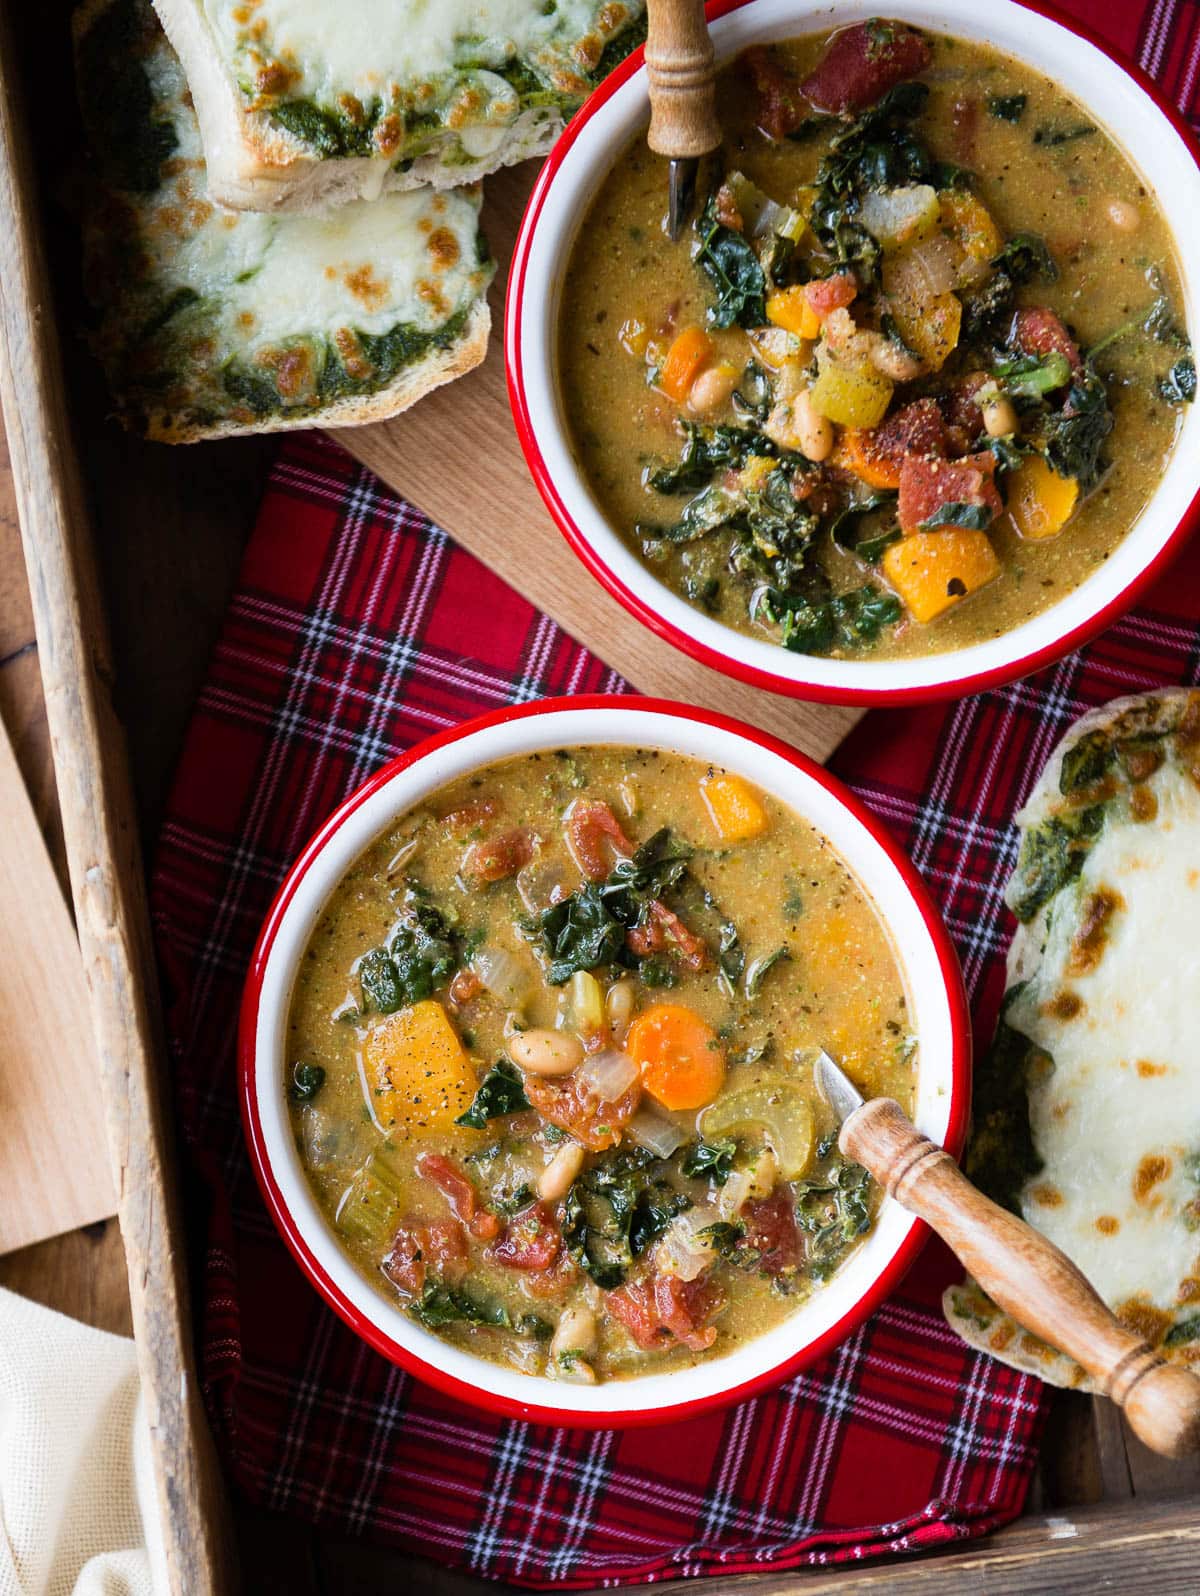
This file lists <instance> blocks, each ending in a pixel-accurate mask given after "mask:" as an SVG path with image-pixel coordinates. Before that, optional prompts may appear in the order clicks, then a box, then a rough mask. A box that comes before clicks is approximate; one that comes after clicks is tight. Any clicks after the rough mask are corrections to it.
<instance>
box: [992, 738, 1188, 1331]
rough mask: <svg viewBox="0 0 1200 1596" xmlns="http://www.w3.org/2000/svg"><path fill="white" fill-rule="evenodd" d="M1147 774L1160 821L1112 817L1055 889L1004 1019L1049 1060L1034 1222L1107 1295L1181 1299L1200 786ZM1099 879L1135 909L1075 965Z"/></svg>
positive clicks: (1040, 1110)
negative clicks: (1064, 1012) (1076, 877)
mask: <svg viewBox="0 0 1200 1596" xmlns="http://www.w3.org/2000/svg"><path fill="white" fill-rule="evenodd" d="M1150 785H1151V787H1152V789H1153V791H1154V793H1155V796H1156V797H1157V800H1158V817H1157V820H1156V821H1154V822H1151V823H1140V824H1139V823H1138V822H1136V821H1133V820H1131V819H1123V818H1121V817H1120V816H1118V815H1110V817H1109V818H1108V820H1107V822H1106V825H1105V828H1104V830H1103V832H1102V833H1101V835H1100V836H1099V837H1098V839H1097V840H1096V842H1095V844H1094V845H1093V847H1092V849H1091V851H1090V852H1089V854H1088V855H1087V860H1086V863H1085V865H1084V869H1083V873H1082V876H1081V878H1080V881H1079V884H1078V888H1077V889H1066V890H1064V891H1063V892H1061V893H1060V894H1059V896H1058V897H1057V898H1056V899H1055V900H1054V904H1053V907H1052V911H1051V915H1050V923H1049V926H1048V929H1047V940H1046V946H1045V950H1044V954H1043V956H1042V958H1041V960H1040V962H1039V963H1038V964H1037V965H1036V967H1035V973H1034V974H1033V975H1032V977H1031V979H1030V982H1029V985H1028V986H1027V987H1026V989H1025V990H1024V991H1023V992H1022V993H1021V994H1020V995H1019V996H1018V997H1017V998H1016V999H1015V1001H1014V1002H1013V1004H1012V1006H1011V1009H1010V1012H1009V1018H1010V1021H1011V1023H1012V1024H1013V1025H1014V1026H1015V1027H1016V1029H1018V1030H1019V1031H1022V1032H1024V1033H1025V1035H1027V1036H1029V1037H1030V1038H1031V1039H1032V1040H1033V1041H1035V1042H1037V1043H1038V1044H1039V1045H1040V1046H1042V1047H1044V1048H1045V1049H1046V1051H1047V1052H1048V1053H1050V1054H1051V1056H1052V1058H1053V1060H1054V1067H1053V1069H1052V1070H1051V1071H1050V1072H1049V1073H1048V1074H1047V1076H1046V1077H1045V1078H1044V1079H1043V1080H1042V1081H1041V1082H1040V1083H1037V1084H1035V1085H1031V1090H1030V1123H1031V1127H1032V1130H1033V1136H1034V1142H1035V1144H1036V1147H1037V1150H1038V1152H1039V1154H1040V1155H1041V1157H1042V1159H1043V1160H1044V1164H1045V1167H1044V1169H1043V1170H1042V1172H1041V1173H1040V1174H1039V1175H1037V1176H1036V1177H1034V1178H1033V1179H1031V1180H1030V1181H1028V1182H1027V1184H1026V1186H1025V1189H1024V1191H1023V1193H1022V1207H1023V1209H1024V1212H1025V1216H1026V1218H1028V1219H1029V1220H1030V1221H1031V1222H1032V1223H1034V1224H1035V1225H1036V1226H1037V1227H1038V1229H1039V1230H1041V1231H1043V1232H1044V1233H1045V1234H1046V1235H1047V1236H1049V1237H1050V1239H1051V1240H1052V1241H1054V1242H1056V1243H1057V1244H1058V1245H1059V1246H1060V1247H1061V1248H1062V1249H1063V1251H1064V1252H1066V1253H1067V1254H1068V1255H1069V1256H1070V1257H1071V1258H1072V1259H1074V1261H1075V1262H1076V1263H1077V1264H1078V1265H1079V1267H1080V1268H1081V1269H1082V1270H1083V1271H1084V1273H1085V1274H1086V1275H1087V1276H1088V1278H1089V1279H1090V1280H1091V1281H1092V1283H1093V1284H1094V1285H1095V1287H1096V1289H1097V1290H1098V1291H1099V1292H1100V1295H1101V1296H1102V1297H1104V1299H1105V1300H1106V1301H1107V1302H1109V1303H1112V1304H1114V1305H1117V1306H1119V1305H1120V1304H1122V1303H1124V1302H1126V1301H1128V1300H1129V1299H1130V1298H1132V1297H1135V1296H1137V1295H1139V1294H1144V1295H1145V1296H1146V1297H1147V1298H1148V1299H1149V1301H1150V1302H1152V1303H1153V1304H1154V1305H1155V1306H1157V1307H1159V1308H1162V1309H1165V1310H1177V1309H1178V1306H1179V1302H1180V1298H1179V1296H1178V1291H1179V1286H1180V1283H1181V1282H1183V1281H1184V1280H1185V1279H1188V1278H1189V1277H1190V1278H1195V1277H1200V1232H1197V1231H1196V1230H1194V1229H1193V1228H1191V1226H1190V1225H1189V1222H1188V1221H1189V1218H1190V1215H1189V1214H1188V1213H1187V1212H1186V1211H1185V1210H1186V1208H1187V1205H1188V1204H1189V1203H1190V1202H1192V1201H1193V1200H1194V1199H1195V1198H1196V1197H1197V1195H1198V1187H1197V1184H1196V1181H1195V1179H1194V1178H1193V1176H1192V1175H1191V1174H1190V1173H1189V1171H1188V1168H1187V1162H1186V1161H1187V1160H1188V1159H1189V1157H1191V1156H1194V1155H1196V1154H1197V1153H1200V1046H1198V1044H1197V1041H1196V1015H1197V999H1198V997H1200V791H1197V789H1196V787H1195V785H1194V784H1193V783H1192V782H1191V781H1189V780H1188V778H1187V777H1186V776H1184V775H1183V774H1182V772H1180V771H1179V770H1178V769H1176V768H1175V767H1174V765H1173V764H1170V763H1168V764H1166V765H1164V766H1163V767H1162V769H1161V770H1160V771H1159V772H1158V773H1157V775H1156V776H1155V777H1154V778H1153V780H1152V782H1151V783H1150ZM1101 887H1107V888H1112V889H1115V890H1116V891H1117V892H1119V894H1120V896H1121V898H1122V899H1123V902H1124V906H1123V907H1122V908H1120V909H1118V911H1117V912H1116V914H1115V915H1114V916H1113V918H1112V920H1111V923H1110V926H1109V936H1108V939H1107V942H1106V943H1105V945H1104V949H1103V953H1102V956H1101V957H1100V959H1099V962H1098V964H1097V965H1096V967H1095V968H1094V969H1092V970H1090V971H1089V972H1087V973H1085V974H1081V975H1069V974H1068V973H1067V972H1068V970H1069V968H1070V959H1071V948H1072V942H1073V939H1074V937H1075V934H1076V932H1077V931H1078V929H1079V920H1080V914H1081V908H1082V905H1083V904H1084V903H1085V902H1086V900H1087V898H1088V897H1089V895H1090V894H1092V893H1094V892H1095V891H1096V890H1097V889H1098V888H1101ZM1064 991H1065V992H1068V993H1073V994H1074V995H1075V996H1076V997H1078V998H1079V999H1080V1000H1081V1001H1082V1004H1083V1007H1082V1008H1081V1009H1080V1010H1079V1012H1078V1013H1077V1014H1075V1016H1074V1017H1073V1018H1064V1017H1061V1013H1055V1012H1051V1011H1050V1010H1049V1009H1048V1007H1047V1005H1048V1004H1049V1002H1050V1000H1051V999H1053V998H1054V997H1055V996H1056V995H1060V994H1062V993H1063V992H1064ZM1070 1006H1071V1005H1070V1004H1067V1005H1065V1007H1066V1008H1069V1007H1070ZM1059 1007H1060V1009H1061V1008H1062V1007H1063V1006H1062V1005H1060V1006H1059Z"/></svg>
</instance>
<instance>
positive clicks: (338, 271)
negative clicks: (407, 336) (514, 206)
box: [145, 44, 481, 349]
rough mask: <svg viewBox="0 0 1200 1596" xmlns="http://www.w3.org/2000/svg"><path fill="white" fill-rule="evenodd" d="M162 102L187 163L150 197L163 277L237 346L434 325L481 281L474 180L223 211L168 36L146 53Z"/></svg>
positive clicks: (180, 159) (149, 224)
mask: <svg viewBox="0 0 1200 1596" xmlns="http://www.w3.org/2000/svg"><path fill="white" fill-rule="evenodd" d="M148 69H149V70H150V72H151V82H152V86H153V91H154V96H155V100H156V102H157V103H159V104H162V105H165V106H171V107H173V109H174V115H173V121H174V126H175V131H176V136H177V140H178V143H177V147H176V152H175V154H176V163H175V164H176V165H178V166H182V168H183V169H182V170H181V171H179V172H177V174H176V175H175V176H174V177H173V178H172V179H171V180H170V181H169V182H167V183H165V184H164V185H163V187H162V188H160V189H159V190H158V191H157V192H156V193H155V195H154V196H153V197H152V198H151V199H149V200H147V201H146V202H145V206H146V229H145V230H146V232H147V233H148V235H149V239H150V242H151V246H152V247H153V249H154V251H155V254H156V261H155V275H156V276H157V278H158V280H159V282H160V283H162V284H164V285H169V286H170V287H172V288H180V287H186V288H190V289H193V290H194V291H195V292H196V293H197V294H198V295H199V296H200V298H201V299H202V300H204V301H205V302H206V303H207V304H208V305H209V306H210V307H211V310H212V313H213V315H214V317H215V319H216V320H217V321H218V322H219V324H220V326H221V327H222V329H223V334H224V339H225V342H226V344H227V346H229V347H231V348H237V347H241V348H246V349H253V348H254V347H256V346H258V345H260V344H274V343H278V342H279V341H281V340H284V339H287V338H290V337H297V336H302V335H320V334H325V335H326V336H328V335H330V334H332V333H334V332H335V331H336V330H337V329H338V328H341V327H346V326H350V327H353V328H356V329H358V330H360V331H362V332H366V333H372V334H377V333H382V332H387V331H388V330H389V329H390V328H392V327H394V326H396V325H397V324H399V323H408V324H410V325H412V326H414V327H417V328H420V329H421V330H422V331H431V330H433V329H435V328H437V327H439V326H441V325H442V324H443V323H444V322H446V321H447V320H449V318H450V317H451V316H452V315H453V314H454V312H455V311H456V310H458V309H459V308H460V307H461V306H462V305H464V304H466V303H468V302H469V301H470V300H472V299H474V298H475V297H476V296H477V294H478V292H479V289H480V287H481V273H480V268H479V262H478V258H477V251H476V234H477V226H478V207H479V196H478V192H477V191H476V190H474V189H471V190H453V189H452V190H446V191H442V192H439V191H435V190H433V189H430V188H418V189H410V190H407V191H406V192H404V193H390V194H385V195H383V196H382V197H381V198H379V199H377V200H373V201H365V200H360V201H354V202H351V203H349V204H346V205H343V206H340V207H339V208H338V209H337V210H334V211H331V212H328V213H326V214H323V215H314V216H310V215H305V214H291V215H273V216H269V215H259V214H256V213H254V212H250V211H236V212H234V211H226V210H223V209H221V208H220V207H218V206H214V205H212V204H211V203H210V202H209V201H208V200H207V199H206V198H205V197H204V166H203V157H202V150H201V145H200V136H199V130H198V128H197V124H196V119H195V116H194V114H193V113H192V111H191V110H190V107H188V105H187V104H186V101H185V99H184V95H185V91H186V83H185V80H184V77H183V72H182V68H181V67H180V65H179V62H178V59H177V58H176V56H175V55H174V53H173V52H172V51H171V50H169V49H168V48H167V47H166V45H165V44H164V45H163V46H162V48H161V49H159V50H158V51H156V52H154V54H153V55H152V57H151V58H150V60H149V61H148Z"/></svg>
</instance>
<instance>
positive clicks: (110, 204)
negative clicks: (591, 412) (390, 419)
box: [75, 0, 494, 443]
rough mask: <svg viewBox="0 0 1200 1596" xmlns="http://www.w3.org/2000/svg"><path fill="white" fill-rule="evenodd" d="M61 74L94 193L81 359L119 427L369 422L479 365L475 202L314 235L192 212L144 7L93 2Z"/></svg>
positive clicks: (464, 197)
mask: <svg viewBox="0 0 1200 1596" xmlns="http://www.w3.org/2000/svg"><path fill="white" fill-rule="evenodd" d="M75 57H76V70H77V75H78V79H79V89H80V98H81V102H82V105H83V111H84V122H85V126H86V128H87V131H88V135H89V141H90V143H91V146H92V151H93V154H94V157H95V165H96V169H97V172H96V177H97V179H98V180H97V181H94V182H93V183H92V184H91V186H90V190H89V199H88V203H87V204H86V209H85V217H84V269H85V286H86V289H87V292H88V297H89V299H90V300H91V301H92V304H93V306H94V308H95V310H96V313H97V315H96V326H95V329H94V333H93V338H92V342H93V346H94V348H95V350H96V352H97V354H98V355H99V357H100V359H101V361H102V363H103V364H104V366H105V369H106V372H107V375H108V378H109V383H110V386H111V388H112V391H113V394H114V397H115V399H116V406H117V412H118V415H119V417H120V419H121V420H122V421H123V422H124V423H125V425H127V426H128V427H130V428H131V429H132V430H135V431H138V432H141V433H143V434H144V435H145V436H146V437H149V438H153V439H157V440H160V441H162V442H167V443H191V442H194V441H196V440H198V439H201V438H219V437H225V436H228V435H229V434H231V433H240V432H276V431H279V430H282V429H284V428H289V427H305V426H312V425H313V424H314V423H319V424H320V425H322V426H326V427H338V426H354V425H357V424H359V423H361V422H366V421H377V420H382V419H383V418H385V417H387V416H392V415H396V414H397V413H398V412H399V411H401V410H404V409H406V408H407V407H408V406H409V405H411V404H414V403H415V402H416V401H417V400H418V399H420V398H421V396H422V395H423V394H426V393H428V392H430V391H431V389H433V388H436V387H438V386H440V385H441V384H442V383H445V382H449V381H451V380H452V379H453V378H454V377H457V376H461V375H462V374H463V373H464V372H466V371H469V370H470V369H471V368H472V367H473V366H476V365H478V364H479V362H480V361H481V360H482V359H483V357H484V354H485V353H486V350H487V340H488V330H489V328H490V325H491V318H490V314H489V311H488V307H487V301H486V298H485V295H486V291H487V286H488V283H489V282H490V281H491V278H492V275H493V271H494V266H493V263H492V262H491V260H490V259H489V257H488V254H487V248H486V245H485V244H484V242H483V240H482V236H481V234H480V232H479V225H478V220H479V205H480V199H481V194H480V190H479V186H478V185H474V186H470V187H467V188H461V189H452V190H435V189H432V188H429V187H424V188H419V189H410V190H407V191H405V192H403V193H395V194H390V195H386V196H384V197H383V198H381V199H379V200H377V201H375V202H370V203H369V202H367V201H363V200H358V201H355V202H354V203H352V204H349V205H345V206H342V207H341V208H339V209H338V210H337V211H334V212H332V213H330V214H328V215H316V216H306V215H298V216H290V215H289V216H261V215H250V214H248V213H246V212H240V211H231V210H226V209H224V208H222V207H220V206H218V205H215V204H214V203H213V202H212V200H211V199H210V198H208V196H207V193H206V185H205V167H204V159H203V154H202V150H201V144H200V133H199V127H198V125H197V121H196V114H195V111H194V109H193V108H192V104H191V97H190V95H189V92H188V86H187V83H186V80H185V78H184V74H183V70H182V67H181V65H180V62H179V58H178V57H177V56H176V54H175V52H174V51H173V50H172V48H171V46H170V44H169V43H168V41H167V38H166V36H165V34H164V33H163V31H162V29H161V27H160V26H159V24H158V21H157V19H156V17H155V14H154V12H153V10H152V9H151V6H150V4H149V0H88V3H87V4H86V5H85V6H84V7H82V8H81V10H80V11H78V12H77V13H76V17H75Z"/></svg>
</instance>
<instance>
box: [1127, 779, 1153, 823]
mask: <svg viewBox="0 0 1200 1596" xmlns="http://www.w3.org/2000/svg"><path fill="white" fill-rule="evenodd" d="M1129 812H1130V814H1131V815H1132V816H1133V818H1134V819H1135V820H1141V821H1147V820H1153V819H1155V817H1156V816H1157V814H1158V799H1157V798H1156V797H1155V795H1154V793H1153V792H1152V791H1151V790H1150V788H1149V787H1145V786H1142V785H1138V786H1137V787H1135V788H1134V789H1133V790H1132V792H1131V793H1130V794H1129Z"/></svg>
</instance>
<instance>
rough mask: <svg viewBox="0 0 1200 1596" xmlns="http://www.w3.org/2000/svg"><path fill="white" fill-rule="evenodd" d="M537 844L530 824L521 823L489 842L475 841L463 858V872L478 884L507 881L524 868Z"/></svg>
mask: <svg viewBox="0 0 1200 1596" xmlns="http://www.w3.org/2000/svg"><path fill="white" fill-rule="evenodd" d="M536 847H537V838H536V837H535V836H534V834H533V832H532V831H530V830H529V828H528V827H527V826H518V827H517V829H516V830H515V831H506V832H504V833H503V834H502V835H501V836H499V837H492V838H490V839H489V840H488V841H486V842H475V843H472V844H471V846H470V847H469V848H468V849H467V851H466V854H465V855H464V857H463V862H462V873H463V875H464V876H466V877H467V878H468V880H470V881H473V882H476V883H479V884H482V883H484V882H488V881H507V880H508V879H509V877H510V876H515V875H516V873H517V871H518V870H523V869H524V868H525V866H526V865H527V864H528V863H529V861H530V860H531V859H532V858H533V855H534V850H535V849H536Z"/></svg>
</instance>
